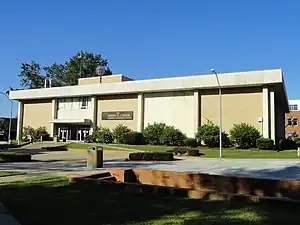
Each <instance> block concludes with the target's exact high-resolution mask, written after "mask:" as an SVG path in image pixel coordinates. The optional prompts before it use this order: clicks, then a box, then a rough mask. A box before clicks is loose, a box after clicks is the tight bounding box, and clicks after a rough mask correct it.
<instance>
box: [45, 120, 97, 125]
mask: <svg viewBox="0 0 300 225" xmlns="http://www.w3.org/2000/svg"><path fill="white" fill-rule="evenodd" d="M50 123H58V124H59V123H60V124H61V123H68V124H85V125H90V124H91V123H92V121H91V120H90V119H55V120H51V121H50Z"/></svg>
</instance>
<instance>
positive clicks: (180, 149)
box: [166, 147, 200, 156]
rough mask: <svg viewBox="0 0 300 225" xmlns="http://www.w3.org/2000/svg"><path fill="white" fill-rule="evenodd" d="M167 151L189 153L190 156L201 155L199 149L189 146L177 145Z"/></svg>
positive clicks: (177, 153) (180, 153)
mask: <svg viewBox="0 0 300 225" xmlns="http://www.w3.org/2000/svg"><path fill="white" fill-rule="evenodd" d="M166 152H172V153H174V154H175V155H188V156H199V155H200V152H199V149H197V148H189V147H175V148H173V149H170V150H167V151H166Z"/></svg>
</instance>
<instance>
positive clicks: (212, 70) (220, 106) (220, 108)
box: [210, 69, 222, 158]
mask: <svg viewBox="0 0 300 225" xmlns="http://www.w3.org/2000/svg"><path fill="white" fill-rule="evenodd" d="M210 71H211V72H212V73H213V74H215V75H216V78H217V83H218V86H219V123H220V125H219V126H220V128H219V130H220V131H219V132H220V134H219V135H220V137H219V157H220V158H222V89H221V85H220V81H219V77H218V74H217V72H216V70H215V69H210Z"/></svg>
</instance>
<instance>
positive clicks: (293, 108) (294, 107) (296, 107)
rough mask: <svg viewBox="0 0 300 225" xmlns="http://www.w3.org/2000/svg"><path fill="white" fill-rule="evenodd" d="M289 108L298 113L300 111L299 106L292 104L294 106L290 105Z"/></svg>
mask: <svg viewBox="0 0 300 225" xmlns="http://www.w3.org/2000/svg"><path fill="white" fill-rule="evenodd" d="M289 108H290V110H291V111H297V110H298V105H296V104H292V105H289Z"/></svg>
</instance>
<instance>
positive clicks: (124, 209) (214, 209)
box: [0, 182, 300, 225]
mask: <svg viewBox="0 0 300 225" xmlns="http://www.w3.org/2000/svg"><path fill="white" fill-rule="evenodd" d="M62 183H63V184H59V185H58V184H55V183H54V184H53V185H45V184H43V183H40V184H39V185H28V184H26V185H22V186H18V185H9V186H6V187H3V188H1V192H0V198H1V199H2V201H3V202H4V204H5V205H6V206H7V208H8V209H9V210H10V211H11V213H12V214H13V215H14V216H15V217H16V218H17V219H18V220H19V221H20V222H21V224H23V225H29V224H30V225H38V224H44V225H50V224H51V225H53V224H56V225H60V224H72V225H76V224H89V225H94V224H95V225H96V224H97V225H98V224H129V223H130V224H148V223H149V224H154V223H155V222H157V221H158V220H162V221H163V222H161V224H220V225H225V224H275V225H276V224H281V223H282V222H289V224H299V222H300V218H299V216H298V210H299V205H295V204H292V203H283V202H280V203H276V202H275V203H274V202H260V203H249V202H243V201H239V202H237V201H232V202H228V201H223V200H215V201H206V200H195V199H186V198H168V197H165V196H164V193H161V194H159V195H157V194H155V195H152V194H151V193H132V194H128V193H124V192H123V191H120V189H119V187H118V186H117V185H115V186H114V185H105V184H96V183H93V182H90V183H89V182H87V183H76V184H75V183H71V184H67V183H66V182H62Z"/></svg>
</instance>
